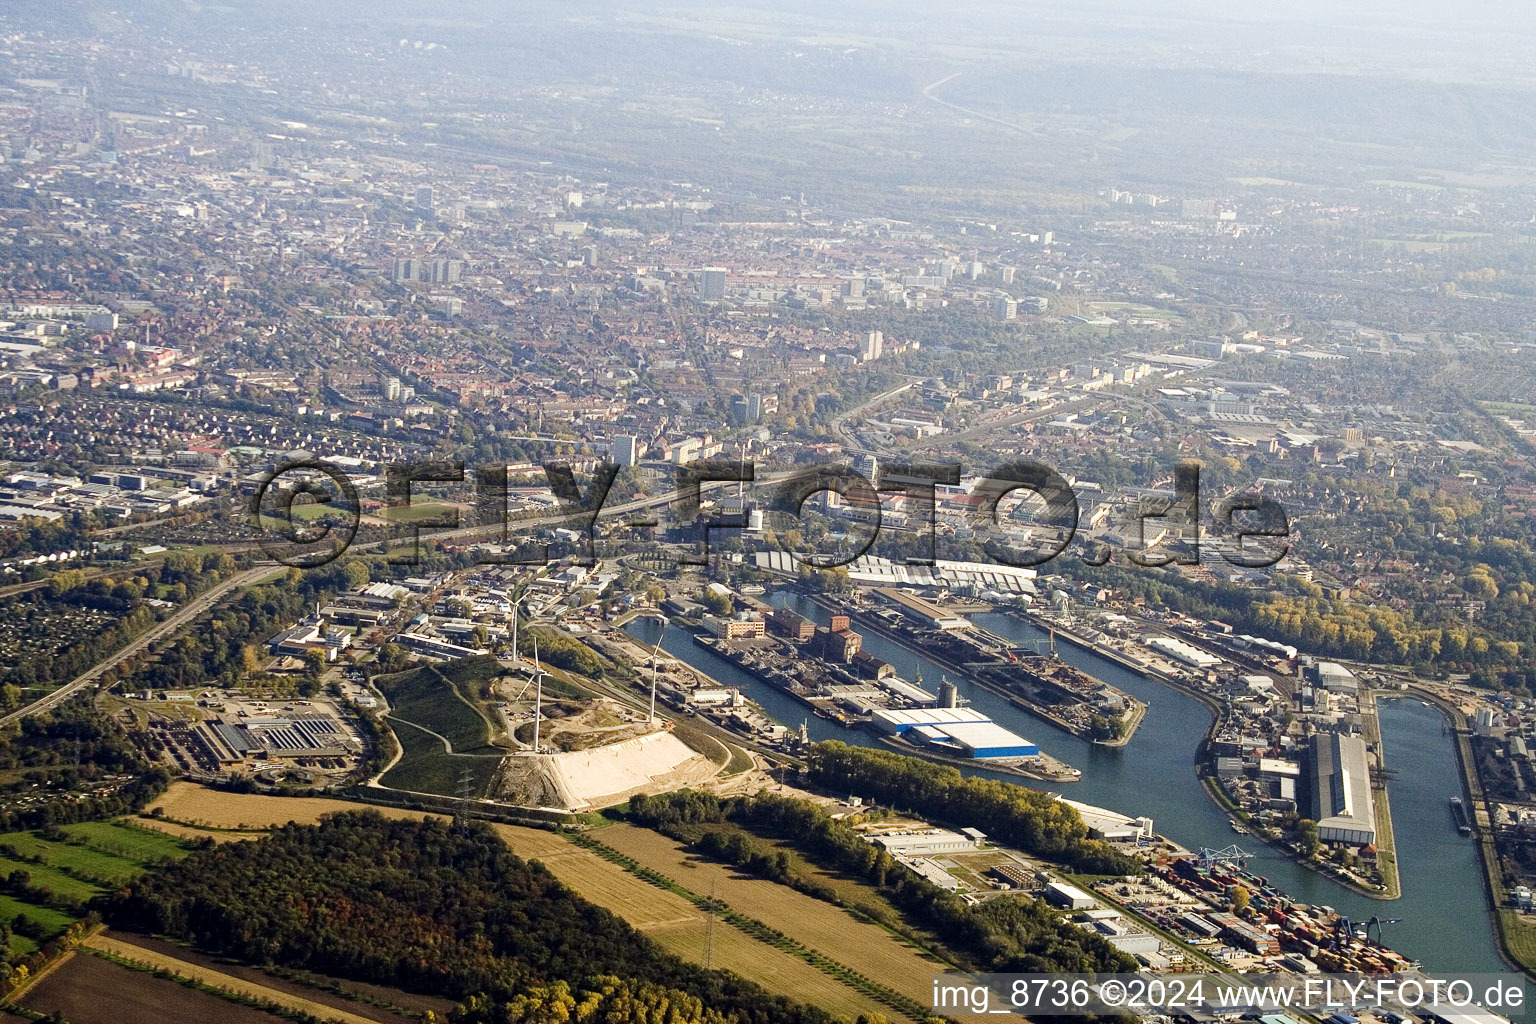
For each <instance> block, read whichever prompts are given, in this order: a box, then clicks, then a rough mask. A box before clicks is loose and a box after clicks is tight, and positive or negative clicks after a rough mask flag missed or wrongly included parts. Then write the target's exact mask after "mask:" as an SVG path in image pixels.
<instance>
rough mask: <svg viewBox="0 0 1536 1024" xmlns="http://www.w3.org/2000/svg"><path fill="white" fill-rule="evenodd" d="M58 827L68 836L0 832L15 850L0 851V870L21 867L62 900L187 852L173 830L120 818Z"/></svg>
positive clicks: (117, 881) (112, 884)
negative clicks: (166, 831)
mask: <svg viewBox="0 0 1536 1024" xmlns="http://www.w3.org/2000/svg"><path fill="white" fill-rule="evenodd" d="M62 831H63V832H64V834H65V835H66V836H67V837H68V838H67V839H45V838H44V837H43V836H42V835H41V834H40V833H38V832H5V833H0V845H4V846H8V847H10V848H11V849H12V850H14V851H15V852H16V856H14V857H10V856H0V875H8V874H10V873H11V872H12V871H25V872H26V873H27V874H28V875H29V876H30V877H31V884H32V885H38V886H42V887H44V888H46V889H48V890H49V891H51V892H53V893H54V894H55V895H56V896H57V897H58V898H59V899H61V900H67V901H76V900H88V899H90V898H92V897H93V896H96V895H99V894H100V893H102V892H103V891H105V890H106V889H110V888H115V887H117V886H120V885H122V884H123V883H125V882H129V881H131V880H133V879H134V878H135V877H137V876H138V875H140V874H142V873H143V872H144V871H145V870H146V869H147V868H149V867H152V866H154V865H155V864H158V863H159V862H160V861H162V860H164V859H165V858H167V857H184V856H186V854H187V852H188V846H187V845H186V844H184V843H182V842H181V841H180V840H179V839H177V838H175V837H174V836H168V835H165V834H163V833H160V832H152V831H150V830H149V829H146V828H140V827H139V826H137V825H133V824H129V823H128V822H125V821H88V822H81V823H80V824H77V825H66V826H65V827H64V828H63V830H62Z"/></svg>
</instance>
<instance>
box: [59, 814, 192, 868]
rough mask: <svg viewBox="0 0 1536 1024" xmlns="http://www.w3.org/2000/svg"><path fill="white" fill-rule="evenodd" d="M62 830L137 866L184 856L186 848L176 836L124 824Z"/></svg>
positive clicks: (87, 824) (98, 823) (83, 825)
mask: <svg viewBox="0 0 1536 1024" xmlns="http://www.w3.org/2000/svg"><path fill="white" fill-rule="evenodd" d="M64 831H65V832H67V833H69V835H70V836H72V837H74V838H76V839H78V840H80V841H81V842H82V843H84V844H85V845H87V846H89V847H91V848H92V849H93V850H99V851H101V852H102V853H109V854H112V855H114V856H117V857H125V858H127V859H129V860H132V861H135V862H137V863H139V864H146V865H147V864H155V863H157V862H159V861H161V860H164V859H165V858H166V857H184V856H186V854H187V848H186V845H185V844H184V843H182V842H181V840H179V839H177V838H176V837H175V836H168V835H166V834H165V833H164V832H156V831H154V830H153V829H147V828H140V827H139V826H137V825H134V824H132V823H130V822H126V821H121V820H119V821H83V822H81V823H80V824H78V825H65V826H64Z"/></svg>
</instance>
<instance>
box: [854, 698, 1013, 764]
mask: <svg viewBox="0 0 1536 1024" xmlns="http://www.w3.org/2000/svg"><path fill="white" fill-rule="evenodd" d="M873 724H874V727H875V728H876V729H878V730H879V731H880V732H883V733H885V734H886V735H888V736H891V735H898V736H901V737H903V738H904V739H906V740H908V741H910V742H912V743H925V744H927V745H928V746H931V747H933V748H934V749H936V750H939V751H942V752H944V753H947V754H951V755H953V756H955V757H974V758H989V757H1034V756H1035V755H1036V754H1038V753H1040V747H1039V745H1037V744H1035V743H1032V742H1031V741H1029V740H1027V739H1025V738H1024V737H1022V736H1020V735H1019V734H1018V733H1015V732H1011V731H1009V730H1007V729H1004V728H1003V727H1002V726H1000V725H998V724H997V723H996V722H994V721H992V719H990V718H988V717H987V716H986V715H984V714H982V713H981V712H980V711H977V710H975V709H974V708H904V709H901V710H890V709H887V708H876V709H875V712H874V716H873Z"/></svg>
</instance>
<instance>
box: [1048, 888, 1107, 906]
mask: <svg viewBox="0 0 1536 1024" xmlns="http://www.w3.org/2000/svg"><path fill="white" fill-rule="evenodd" d="M1041 895H1043V896H1044V897H1045V901H1046V902H1047V903H1049V904H1051V905H1052V906H1054V907H1060V908H1061V909H1063V910H1088V909H1089V908H1091V907H1096V906H1098V901H1097V900H1095V899H1094V898H1093V897H1092V896H1089V895H1088V894H1087V893H1085V892H1083V890H1081V889H1079V888H1078V887H1077V886H1075V885H1068V884H1067V883H1066V882H1047V883H1046V884H1045V891H1044V892H1043V893H1042V894H1041Z"/></svg>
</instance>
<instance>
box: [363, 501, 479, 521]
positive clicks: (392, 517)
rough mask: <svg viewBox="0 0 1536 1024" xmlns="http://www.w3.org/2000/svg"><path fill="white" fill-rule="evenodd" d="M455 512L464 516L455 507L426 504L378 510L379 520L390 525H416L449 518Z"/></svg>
mask: <svg viewBox="0 0 1536 1024" xmlns="http://www.w3.org/2000/svg"><path fill="white" fill-rule="evenodd" d="M455 512H458V513H459V515H460V516H463V514H464V513H463V511H462V510H461V509H459V508H458V507H457V506H454V505H440V504H434V503H431V502H428V503H426V504H424V505H405V506H402V507H399V508H384V509H380V510H379V518H380V519H388V520H389V521H390V522H392V523H416V522H420V521H421V520H423V519H435V518H437V517H438V516H450V515H452V514H453V513H455Z"/></svg>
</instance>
